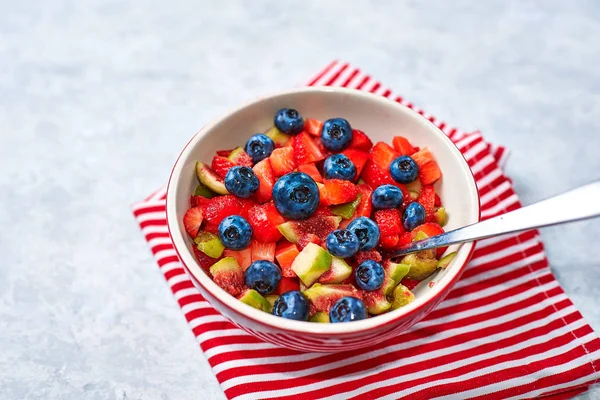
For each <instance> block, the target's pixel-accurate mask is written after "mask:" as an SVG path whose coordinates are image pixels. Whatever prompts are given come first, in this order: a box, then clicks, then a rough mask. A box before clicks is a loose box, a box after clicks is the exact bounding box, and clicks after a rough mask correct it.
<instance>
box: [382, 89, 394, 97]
mask: <svg viewBox="0 0 600 400" xmlns="http://www.w3.org/2000/svg"><path fill="white" fill-rule="evenodd" d="M391 94H392V91H391V90H390V89H386V90H385V91H384V92H383V93H381V95H382V96H383V97H390V95H391Z"/></svg>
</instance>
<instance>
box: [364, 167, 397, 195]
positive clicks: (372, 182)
mask: <svg viewBox="0 0 600 400" xmlns="http://www.w3.org/2000/svg"><path fill="white" fill-rule="evenodd" d="M361 177H362V178H363V180H364V181H365V183H366V184H367V185H369V186H371V189H373V190H375V189H377V187H379V186H381V185H385V184H390V185H396V184H397V183H396V181H394V180H393V179H392V177H391V175H390V174H389V173H386V172H384V170H382V169H381V168H379V167H378V166H377V164H375V163H374V162H373V161H371V160H367V162H366V164H365V166H364V168H363V171H362V175H361Z"/></svg>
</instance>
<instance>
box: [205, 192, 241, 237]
mask: <svg viewBox="0 0 600 400" xmlns="http://www.w3.org/2000/svg"><path fill="white" fill-rule="evenodd" d="M241 210H242V205H241V203H240V202H239V200H238V199H237V198H236V197H235V196H233V195H226V196H217V197H213V198H212V199H210V200H209V201H208V203H207V204H205V205H203V206H202V213H203V215H204V219H205V220H206V225H205V229H206V230H207V231H208V232H211V233H216V232H217V231H218V228H219V224H220V223H221V221H223V219H224V218H225V217H227V216H229V215H239V214H240V212H241Z"/></svg>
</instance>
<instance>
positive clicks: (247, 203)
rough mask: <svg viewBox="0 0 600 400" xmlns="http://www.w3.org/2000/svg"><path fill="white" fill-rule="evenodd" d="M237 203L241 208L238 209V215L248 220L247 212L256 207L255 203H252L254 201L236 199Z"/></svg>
mask: <svg viewBox="0 0 600 400" xmlns="http://www.w3.org/2000/svg"><path fill="white" fill-rule="evenodd" d="M238 201H239V202H240V204H241V206H242V207H241V208H240V213H239V215H241V216H242V217H244V218H246V219H248V211H250V209H251V208H252V207H254V206H255V205H256V203H254V201H253V200H252V199H241V198H238Z"/></svg>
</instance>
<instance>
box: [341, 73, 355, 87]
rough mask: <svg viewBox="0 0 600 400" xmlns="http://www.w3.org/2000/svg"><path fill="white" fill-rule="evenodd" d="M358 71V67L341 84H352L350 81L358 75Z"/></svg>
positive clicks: (344, 85) (343, 85)
mask: <svg viewBox="0 0 600 400" xmlns="http://www.w3.org/2000/svg"><path fill="white" fill-rule="evenodd" d="M358 72H359V70H358V69H354V70H353V71H352V73H350V75H348V77H347V78H346V80H345V81H344V82H343V83H342V84H341V85H340V86H342V87H346V86H348V84H350V82H351V81H352V79H354V77H355V76H356V75H358Z"/></svg>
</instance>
